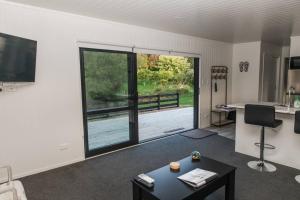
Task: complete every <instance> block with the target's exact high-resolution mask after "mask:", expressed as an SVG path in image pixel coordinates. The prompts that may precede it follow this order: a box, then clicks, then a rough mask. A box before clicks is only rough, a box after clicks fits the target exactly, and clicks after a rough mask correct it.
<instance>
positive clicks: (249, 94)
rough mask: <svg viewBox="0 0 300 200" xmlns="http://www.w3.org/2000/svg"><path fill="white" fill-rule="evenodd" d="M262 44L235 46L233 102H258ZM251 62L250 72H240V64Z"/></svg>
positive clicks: (253, 43)
mask: <svg viewBox="0 0 300 200" xmlns="http://www.w3.org/2000/svg"><path fill="white" fill-rule="evenodd" d="M260 50H261V42H248V43H239V44H234V45H233V57H232V102H233V103H247V102H255V101H258V91H259V73H260ZM241 61H243V62H245V61H248V62H249V64H250V65H249V70H248V72H240V69H239V63H240V62H241Z"/></svg>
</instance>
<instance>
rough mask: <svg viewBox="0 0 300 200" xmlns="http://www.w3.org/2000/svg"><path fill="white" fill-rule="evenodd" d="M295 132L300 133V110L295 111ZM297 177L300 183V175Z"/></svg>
mask: <svg viewBox="0 0 300 200" xmlns="http://www.w3.org/2000/svg"><path fill="white" fill-rule="evenodd" d="M294 132H295V133H296V134H300V111H296V113H295V125H294ZM295 179H296V181H297V182H298V183H300V175H298V176H296V177H295Z"/></svg>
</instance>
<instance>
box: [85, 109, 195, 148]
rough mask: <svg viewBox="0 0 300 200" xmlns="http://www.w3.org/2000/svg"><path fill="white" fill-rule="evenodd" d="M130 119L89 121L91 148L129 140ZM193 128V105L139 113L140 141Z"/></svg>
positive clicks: (118, 118) (122, 117)
mask: <svg viewBox="0 0 300 200" xmlns="http://www.w3.org/2000/svg"><path fill="white" fill-rule="evenodd" d="M128 121H129V119H128V116H126V117H125V116H119V117H114V118H108V119H101V120H92V121H89V122H88V131H89V134H88V135H89V137H88V139H89V148H90V149H95V148H99V147H104V146H109V145H111V144H116V143H121V142H124V141H128V140H129V134H128V130H129V124H128ZM192 128H193V108H192V107H187V108H177V109H169V110H160V111H154V112H147V113H139V140H140V141H144V140H148V139H152V138H157V137H161V136H166V135H169V134H174V133H177V132H180V131H183V130H188V129H192Z"/></svg>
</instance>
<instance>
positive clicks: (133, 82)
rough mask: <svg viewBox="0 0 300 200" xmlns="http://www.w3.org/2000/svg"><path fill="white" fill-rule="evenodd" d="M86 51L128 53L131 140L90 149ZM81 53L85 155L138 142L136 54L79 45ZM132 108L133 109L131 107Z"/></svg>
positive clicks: (94, 154) (108, 150)
mask: <svg viewBox="0 0 300 200" xmlns="http://www.w3.org/2000/svg"><path fill="white" fill-rule="evenodd" d="M84 51H93V52H106V53H122V54H127V61H128V112H129V122H128V123H129V141H126V142H122V143H118V144H115V145H110V146H106V147H101V148H99V149H93V150H90V149H89V141H88V120H87V117H88V116H87V106H86V84H85V69H84V55H83V52H84ZM79 55H80V76H81V96H82V113H83V127H84V149H85V157H86V158H88V157H92V156H96V155H99V154H102V153H107V152H110V151H114V150H117V149H121V148H125V147H128V146H132V145H135V144H138V141H139V139H138V110H137V108H138V107H137V101H138V96H137V67H136V66H137V64H136V63H137V61H136V54H135V53H133V52H126V51H115V50H105V49H95V48H85V47H79ZM130 108H131V109H130Z"/></svg>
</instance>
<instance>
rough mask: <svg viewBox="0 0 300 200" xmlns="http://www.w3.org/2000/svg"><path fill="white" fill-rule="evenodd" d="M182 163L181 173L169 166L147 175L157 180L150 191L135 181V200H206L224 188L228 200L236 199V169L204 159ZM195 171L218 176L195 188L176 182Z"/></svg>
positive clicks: (185, 160) (188, 159) (183, 161)
mask: <svg viewBox="0 0 300 200" xmlns="http://www.w3.org/2000/svg"><path fill="white" fill-rule="evenodd" d="M179 162H180V166H181V167H180V171H179V172H173V171H171V170H170V167H169V165H167V166H165V167H162V168H160V169H157V170H154V171H152V172H149V173H147V175H148V176H150V177H152V178H153V179H154V180H155V185H154V187H153V188H152V189H149V188H147V187H145V186H144V185H142V184H141V183H139V182H138V181H136V180H134V179H133V180H132V181H131V182H132V186H133V200H182V199H184V200H193V199H195V200H196V199H197V200H199V199H203V198H205V197H207V196H208V195H209V194H211V193H212V192H214V191H216V190H217V189H219V188H221V187H222V186H225V198H224V199H225V200H234V188H235V170H236V168H235V167H233V166H230V165H227V164H224V163H221V162H219V161H216V160H213V159H210V158H207V157H201V160H200V161H192V159H191V157H190V156H189V157H187V158H184V159H182V160H180V161H179ZM195 168H200V169H204V170H209V171H213V172H216V173H218V176H217V177H216V178H215V179H214V180H212V181H210V182H208V183H206V184H205V185H203V186H201V187H199V188H197V189H194V188H192V187H191V186H189V185H187V184H186V183H184V182H182V181H180V180H179V179H177V177H178V176H180V175H182V174H185V173H187V172H189V171H191V170H193V169H195Z"/></svg>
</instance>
